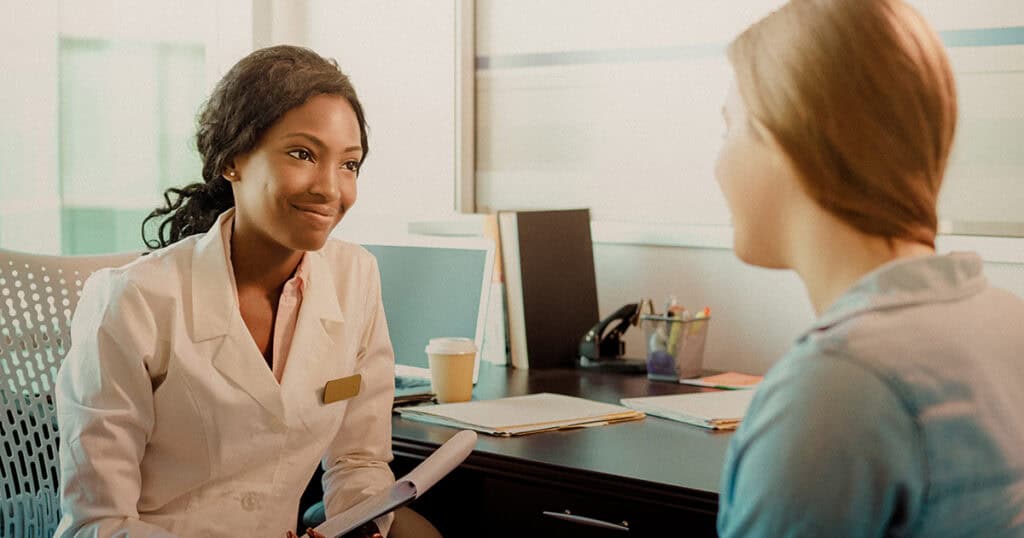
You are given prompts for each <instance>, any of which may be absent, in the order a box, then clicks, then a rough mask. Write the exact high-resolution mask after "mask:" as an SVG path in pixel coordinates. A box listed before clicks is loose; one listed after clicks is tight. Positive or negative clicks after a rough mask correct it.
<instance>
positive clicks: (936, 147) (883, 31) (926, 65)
mask: <svg viewBox="0 0 1024 538" xmlns="http://www.w3.org/2000/svg"><path fill="white" fill-rule="evenodd" d="M728 55H729V60H730V61H731V62H732V66H733V69H734V70H735V74H736V83H737V86H738V89H739V92H740V95H741V96H742V97H743V101H744V104H745V105H746V107H747V109H748V111H749V115H750V117H751V118H752V120H753V121H756V122H758V123H760V124H761V126H763V127H764V128H766V129H767V131H768V132H770V133H771V135H772V136H773V137H774V138H775V139H776V141H777V142H778V143H779V145H780V146H781V147H782V149H783V151H784V152H785V153H786V154H787V156H788V157H789V158H790V160H791V161H792V162H793V164H794V166H795V167H796V169H797V171H798V173H799V175H800V179H801V182H802V184H803V186H804V188H805V189H806V191H807V192H808V194H809V195H810V196H811V197H812V198H813V199H814V200H815V201H816V202H817V203H818V204H820V205H821V206H822V207H823V208H824V209H825V210H827V211H829V212H830V213H832V214H834V215H836V216H837V217H838V218H840V219H842V220H843V221H844V222H846V223H848V224H850V225H851V226H853V227H854V228H856V229H858V230H860V231H862V232H864V233H867V234H870V235H876V236H881V237H886V238H889V239H905V240H910V241H915V242H919V243H923V244H926V245H930V246H934V242H935V234H936V231H937V227H938V219H937V216H936V203H937V199H938V193H939V187H940V186H941V184H942V176H943V174H944V172H945V169H946V162H947V160H948V157H949V151H950V147H951V146H952V143H953V133H954V131H955V129H956V117H957V106H956V88H955V84H954V81H953V73H952V69H951V68H950V65H949V60H948V58H947V57H946V53H945V51H944V49H943V47H942V43H941V42H940V41H939V38H938V36H937V35H936V34H935V32H934V30H932V28H931V27H930V26H929V25H928V23H927V22H926V21H925V20H924V18H923V17H921V15H920V14H919V13H917V11H915V10H914V9H913V8H912V7H910V6H908V5H907V4H906V3H904V2H902V1H901V0H792V1H791V2H789V3H788V4H786V5H785V6H783V7H782V8H780V9H779V10H778V11H775V12H774V13H772V14H771V15H769V16H767V17H766V18H764V19H762V20H760V21H759V22H757V23H755V24H754V25H753V26H751V27H750V28H748V29H747V30H745V31H744V32H743V33H742V34H740V36H739V37H737V38H736V39H735V40H734V41H733V42H732V43H731V44H730V45H729V49H728Z"/></svg>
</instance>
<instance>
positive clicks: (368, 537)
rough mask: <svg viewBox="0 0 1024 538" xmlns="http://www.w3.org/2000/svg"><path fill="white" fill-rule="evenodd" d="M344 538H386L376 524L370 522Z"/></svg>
mask: <svg viewBox="0 0 1024 538" xmlns="http://www.w3.org/2000/svg"><path fill="white" fill-rule="evenodd" d="M344 538H384V535H383V534H381V533H380V529H379V528H377V524H376V523H374V522H372V521H368V522H366V523H365V524H364V525H363V526H362V527H359V528H357V529H354V530H352V531H351V532H349V533H347V534H345V536H344Z"/></svg>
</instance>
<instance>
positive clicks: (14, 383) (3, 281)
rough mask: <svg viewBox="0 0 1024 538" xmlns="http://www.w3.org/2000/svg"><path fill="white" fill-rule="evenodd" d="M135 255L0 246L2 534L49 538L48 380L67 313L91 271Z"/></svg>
mask: <svg viewBox="0 0 1024 538" xmlns="http://www.w3.org/2000/svg"><path fill="white" fill-rule="evenodd" d="M138 256H139V254H138V253H123V254H109V255H102V256H45V255H38V254H27V253H22V252H14V251H10V250H3V249H0V450H2V451H3V456H4V457H3V465H2V466H0V482H2V483H3V491H2V497H0V536H19V537H26V538H27V537H36V536H39V537H42V536H47V537H49V536H53V533H54V531H55V530H56V528H57V523H58V522H59V521H60V510H59V508H60V505H59V499H58V495H57V480H58V479H59V473H58V460H57V451H58V443H57V416H56V412H55V409H54V400H53V382H54V379H55V378H56V376H57V369H58V368H59V367H60V363H61V361H62V360H63V359H64V356H65V355H66V354H67V352H68V349H69V348H70V345H71V342H70V336H71V314H72V313H73V312H74V310H75V306H77V305H78V298H79V296H80V295H81V293H82V285H83V284H84V283H85V280H86V279H87V278H88V277H89V275H90V274H92V273H93V272H94V271H96V270H98V269H101V268H104V267H115V266H119V265H123V264H125V263H128V262H129V261H131V260H133V259H135V258H137V257H138Z"/></svg>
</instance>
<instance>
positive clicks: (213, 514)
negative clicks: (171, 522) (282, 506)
mask: <svg viewBox="0 0 1024 538" xmlns="http://www.w3.org/2000/svg"><path fill="white" fill-rule="evenodd" d="M272 485H273V484H272V482H271V481H261V482H252V481H243V480H231V479H228V480H224V481H220V482H214V483H211V484H207V485H206V486H204V487H203V488H201V489H200V490H198V491H196V492H195V493H194V494H193V495H192V499H191V500H190V502H189V505H188V508H187V512H188V517H186V518H182V519H183V520H185V521H188V522H196V523H197V524H200V525H202V528H203V530H204V531H206V532H208V533H210V534H211V535H213V536H260V535H266V531H267V529H266V528H265V527H266V525H267V524H268V523H270V522H271V521H273V520H274V517H273V516H274V515H275V512H276V510H277V509H278V508H279V507H277V506H275V501H274V498H273V495H272V491H273V489H272ZM191 530H192V529H183V531H185V532H182V535H183V536H193V534H191V533H189V532H188V531H191ZM285 530H286V529H282V531H281V535H283V534H284V532H285Z"/></svg>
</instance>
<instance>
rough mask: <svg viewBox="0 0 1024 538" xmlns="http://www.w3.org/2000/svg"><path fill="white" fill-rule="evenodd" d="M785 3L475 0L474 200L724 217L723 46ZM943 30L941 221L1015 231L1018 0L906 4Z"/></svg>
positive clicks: (1020, 186)
mask: <svg viewBox="0 0 1024 538" xmlns="http://www.w3.org/2000/svg"><path fill="white" fill-rule="evenodd" d="M781 3H782V2H778V1H772V2H766V1H755V0H744V1H734V2H727V3H724V2H678V1H674V0H664V1H658V0H648V1H643V2H633V3H626V4H624V3H621V2H614V1H611V0H594V1H590V0H586V1H585V0H571V1H566V2H554V3H552V2H544V1H540V0H520V1H517V2H501V1H494V0H480V1H479V2H478V3H477V21H476V30H477V35H476V39H477V43H476V47H477V58H476V63H477V71H476V76H477V78H476V81H477V87H476V92H477V102H476V107H477V108H476V114H477V146H476V150H477V170H476V181H477V185H476V188H477V206H478V208H479V209H480V210H482V211H487V210H495V209H506V208H550V207H576V206H586V207H590V208H591V209H592V213H593V215H594V218H595V219H598V220H615V221H625V222H640V223H654V224H662V223H675V224H727V223H728V222H729V216H728V211H727V208H726V205H725V203H724V200H723V199H722V197H721V195H720V193H719V191H718V189H717V187H716V186H715V184H714V178H713V165H714V159H715V155H716V154H717V152H718V148H719V145H720V143H721V136H722V133H723V127H722V121H721V118H720V115H719V109H720V108H721V105H722V101H723V98H724V95H725V91H726V88H727V86H728V84H729V81H730V78H731V68H730V67H729V65H728V62H727V60H726V58H725V54H724V52H725V46H726V44H727V43H728V42H729V41H730V40H731V39H732V38H733V37H734V36H735V35H736V34H737V33H738V32H740V31H741V30H742V29H743V28H744V27H746V26H747V25H748V24H750V23H751V22H753V21H754V20H756V19H757V18H759V17H761V16H764V15H765V14H767V13H768V12H769V11H770V10H771V9H773V8H774V7H776V6H778V5H780V4H781ZM913 3H914V4H915V5H916V6H918V7H919V9H921V11H922V12H923V13H924V15H925V16H926V17H927V18H928V19H929V20H930V21H932V23H933V24H934V25H935V26H936V28H937V29H938V30H939V31H940V35H941V37H942V39H943V42H944V43H945V44H946V46H947V49H948V50H949V54H950V58H951V60H952V63H953V66H954V70H955V71H956V76H957V84H958V88H959V92H960V110H961V114H960V123H959V130H958V134H957V139H956V143H955V146H954V151H953V155H952V158H951V162H950V167H949V171H948V174H947V177H946V186H945V190H944V192H943V196H942V198H941V200H940V204H939V209H940V218H942V219H943V220H944V221H948V222H950V223H951V224H947V225H946V226H947V227H951V228H950V229H951V230H952V231H964V232H969V233H1000V234H1009V235H1017V234H1020V235H1024V213H1022V212H1021V208H1022V207H1024V137H1022V136H1020V135H1019V133H1022V132H1024V2H1019V1H1018V0H1000V1H991V0H990V1H983V2H970V3H965V2H952V1H944V0H936V1H918V2H913Z"/></svg>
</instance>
